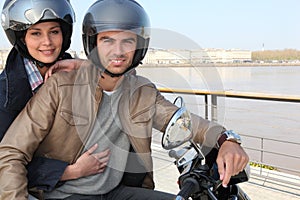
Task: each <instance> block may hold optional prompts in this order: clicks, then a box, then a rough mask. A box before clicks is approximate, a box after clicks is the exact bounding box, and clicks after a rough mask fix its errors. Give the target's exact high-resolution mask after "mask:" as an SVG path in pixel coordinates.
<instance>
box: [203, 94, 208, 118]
mask: <svg viewBox="0 0 300 200" xmlns="http://www.w3.org/2000/svg"><path fill="white" fill-rule="evenodd" d="M204 103H205V108H204V109H205V119H208V95H204Z"/></svg>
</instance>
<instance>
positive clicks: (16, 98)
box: [4, 48, 32, 110]
mask: <svg viewBox="0 0 300 200" xmlns="http://www.w3.org/2000/svg"><path fill="white" fill-rule="evenodd" d="M4 70H5V73H6V76H7V79H6V85H7V88H6V102H5V107H7V108H8V109H18V110H19V109H22V108H23V107H24V106H25V104H26V103H27V101H28V100H29V99H30V98H31V97H32V92H31V88H30V85H29V82H28V77H27V73H26V71H25V67H24V62H23V58H22V57H21V56H20V54H19V53H18V51H17V50H16V49H15V48H12V50H11V51H10V53H9V55H8V57H7V62H6V66H5V69H4Z"/></svg>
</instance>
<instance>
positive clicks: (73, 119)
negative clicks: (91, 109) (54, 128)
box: [60, 110, 89, 126]
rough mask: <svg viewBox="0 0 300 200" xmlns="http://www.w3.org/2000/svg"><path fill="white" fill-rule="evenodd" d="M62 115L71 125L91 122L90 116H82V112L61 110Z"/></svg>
mask: <svg viewBox="0 0 300 200" xmlns="http://www.w3.org/2000/svg"><path fill="white" fill-rule="evenodd" d="M60 116H61V117H62V118H63V119H64V120H65V121H66V122H67V123H68V124H70V125H72V126H75V125H76V126H78V125H81V126H82V125H87V124H88V122H89V119H88V117H85V116H82V115H80V114H76V113H73V112H71V111H68V110H61V112H60Z"/></svg>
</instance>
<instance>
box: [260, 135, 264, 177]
mask: <svg viewBox="0 0 300 200" xmlns="http://www.w3.org/2000/svg"><path fill="white" fill-rule="evenodd" d="M260 149H261V150H260V163H261V166H260V175H262V163H264V138H261V139H260Z"/></svg>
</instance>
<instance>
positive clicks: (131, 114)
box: [0, 0, 248, 200]
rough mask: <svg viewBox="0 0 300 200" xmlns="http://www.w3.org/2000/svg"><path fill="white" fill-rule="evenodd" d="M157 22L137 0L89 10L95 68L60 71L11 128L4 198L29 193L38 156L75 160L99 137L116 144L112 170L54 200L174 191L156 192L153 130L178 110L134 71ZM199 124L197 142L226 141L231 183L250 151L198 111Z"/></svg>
mask: <svg viewBox="0 0 300 200" xmlns="http://www.w3.org/2000/svg"><path fill="white" fill-rule="evenodd" d="M149 27H150V25H149V19H148V16H147V14H146V12H145V11H144V9H143V8H142V7H141V6H140V5H139V4H138V3H137V2H135V1H133V0H98V1H96V2H95V3H94V4H93V5H92V6H91V7H90V8H89V10H88V12H87V13H86V15H85V18H84V21H83V43H84V48H85V52H86V54H87V55H88V57H89V60H90V61H91V63H90V66H88V67H81V68H79V70H78V71H73V72H69V73H57V74H55V75H53V76H52V77H51V78H50V79H49V80H48V81H47V83H46V84H44V86H43V87H42V88H40V90H39V92H38V93H37V94H36V95H35V96H34V97H33V98H32V100H31V101H30V102H29V103H28V104H27V106H26V108H25V109H24V110H23V111H22V113H21V114H20V115H19V116H18V118H17V119H16V120H15V122H14V123H13V124H12V126H11V127H10V128H9V130H8V132H7V133H6V135H5V137H4V138H3V142H2V143H1V145H0V174H1V176H0V198H1V199H26V198H27V190H26V184H27V182H26V169H25V166H26V164H27V163H28V162H29V161H30V160H31V158H32V157H33V155H38V156H45V157H49V158H54V159H59V160H63V161H65V162H68V163H73V162H74V161H75V160H76V159H77V158H78V157H79V156H80V155H81V154H82V153H83V152H84V151H85V149H88V148H89V147H90V146H91V145H93V144H94V143H97V144H98V149H97V150H96V151H98V152H101V151H103V150H105V149H109V150H110V160H109V162H108V164H107V167H106V169H105V171H104V172H103V173H100V174H97V175H93V176H89V177H83V178H79V179H77V180H71V181H66V182H65V184H64V185H62V186H60V187H59V188H56V189H55V190H53V191H52V192H47V193H45V197H46V199H118V200H119V199H172V198H173V197H174V195H171V194H166V193H162V192H158V191H153V190H150V189H153V188H154V182H153V173H152V168H153V165H152V158H151V135H152V128H155V129H157V130H160V131H164V130H165V128H166V126H167V123H168V121H169V119H170V118H171V117H172V115H173V114H174V112H175V111H176V110H177V109H178V108H177V107H176V106H175V105H173V104H172V103H171V102H169V101H167V100H166V99H165V98H164V97H163V96H162V95H161V94H160V93H159V91H158V90H157V89H156V88H155V86H154V84H153V83H151V82H150V81H149V80H147V79H145V78H143V77H140V76H136V75H132V74H131V73H130V72H131V70H134V68H135V67H136V66H138V65H139V64H140V62H141V61H142V59H143V58H144V56H145V54H146V52H147V48H148V44H149V39H150V31H149ZM33 105H34V106H33ZM192 122H193V123H192V124H193V131H194V133H195V135H194V138H193V140H194V141H195V142H196V143H200V144H202V145H203V146H206V147H209V148H211V149H212V148H214V147H218V148H219V146H220V148H219V153H218V158H217V164H218V169H219V173H220V179H221V180H223V185H227V184H228V182H229V179H230V177H231V176H232V175H235V174H237V173H239V172H240V171H242V170H243V169H244V167H245V165H246V164H247V162H248V156H247V155H246V153H245V152H244V150H243V149H242V148H241V147H240V145H239V144H238V143H237V142H234V141H232V140H231V141H226V137H223V135H224V134H223V133H224V132H225V129H224V128H223V127H222V126H220V125H218V124H215V123H212V122H209V121H207V120H204V119H202V118H200V117H198V116H195V115H193V116H192ZM224 136H226V135H224ZM24 138H25V139H24ZM26 138H31V139H26ZM232 139H234V138H232ZM237 141H238V140H237ZM135 155H137V156H135ZM99 159H100V160H101V159H103V158H101V157H99ZM132 162H134V163H132ZM128 180H130V181H128ZM147 188H148V189H147Z"/></svg>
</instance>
